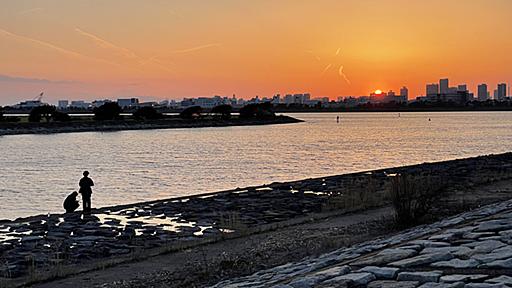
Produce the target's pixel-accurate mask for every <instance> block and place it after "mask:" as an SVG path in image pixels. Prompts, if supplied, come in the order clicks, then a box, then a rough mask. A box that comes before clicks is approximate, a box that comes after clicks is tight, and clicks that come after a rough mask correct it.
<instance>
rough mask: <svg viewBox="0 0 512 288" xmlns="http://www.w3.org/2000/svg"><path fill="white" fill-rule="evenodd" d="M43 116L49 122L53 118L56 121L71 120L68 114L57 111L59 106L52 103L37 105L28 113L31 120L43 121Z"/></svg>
mask: <svg viewBox="0 0 512 288" xmlns="http://www.w3.org/2000/svg"><path fill="white" fill-rule="evenodd" d="M43 118H44V119H45V120H46V122H47V123H48V122H50V121H52V120H53V121H55V122H67V121H70V120H71V117H69V115H68V114H66V113H62V112H59V111H57V108H56V107H55V106H51V105H43V106H39V107H35V108H33V109H32V110H31V111H30V114H29V115H28V121H29V122H41V120H42V119H43Z"/></svg>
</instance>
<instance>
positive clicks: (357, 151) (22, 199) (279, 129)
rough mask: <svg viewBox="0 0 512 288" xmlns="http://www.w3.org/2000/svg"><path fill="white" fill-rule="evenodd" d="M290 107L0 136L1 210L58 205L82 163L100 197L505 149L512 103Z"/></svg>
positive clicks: (210, 187)
mask: <svg viewBox="0 0 512 288" xmlns="http://www.w3.org/2000/svg"><path fill="white" fill-rule="evenodd" d="M290 115H292V116H294V117H297V118H300V119H303V120H306V122H305V123H300V124H287V125H271V126H253V127H224V128H196V129H174V130H172V129H171V130H144V131H123V132H108V133H97V132H91V133H69V134H54V135H19V136H4V137H0V147H1V149H0V163H1V166H0V219H2V218H15V217H20V216H27V215H32V214H38V213H47V212H61V211H62V208H61V207H62V206H61V203H62V201H63V199H64V198H65V196H66V195H67V194H68V193H70V192H72V191H73V190H76V189H77V186H78V185H77V183H78V180H79V179H80V176H81V172H82V171H83V170H84V169H87V170H89V171H91V178H93V179H94V180H95V182H96V186H95V190H94V194H93V206H94V205H96V206H107V205H114V204H121V203H131V202H138V201H145V200H150V199H159V198H167V197H173V196H181V195H190V194H197V193H204V192H211V191H217V190H223V189H231V188H236V187H243V186H248V185H258V184H265V183H270V182H273V181H285V180H297V179H301V178H309V177H319V176H325V175H332V174H339V173H346V172H355V171H362V170H369V169H376V168H383V167H392V166H398V165H404V164H415V163H422V162H426V161H438V160H446V159H454V158H460V157H467V156H476V155H481V154H489V153H501V152H506V151H512V112H489V113H487V112H478V113H471V112H467V113H466V112H454V113H401V117H400V118H399V117H398V113H332V114H331V113H312V114H300V113H297V114H290ZM337 115H341V122H340V123H339V124H338V123H336V120H335V119H336V116H337ZM428 118H431V119H432V121H430V122H429V121H428Z"/></svg>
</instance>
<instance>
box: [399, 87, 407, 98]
mask: <svg viewBox="0 0 512 288" xmlns="http://www.w3.org/2000/svg"><path fill="white" fill-rule="evenodd" d="M400 96H401V97H403V98H405V99H406V100H407V99H409V89H407V87H405V86H403V87H402V88H400Z"/></svg>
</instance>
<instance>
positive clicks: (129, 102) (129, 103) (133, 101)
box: [117, 98, 139, 108]
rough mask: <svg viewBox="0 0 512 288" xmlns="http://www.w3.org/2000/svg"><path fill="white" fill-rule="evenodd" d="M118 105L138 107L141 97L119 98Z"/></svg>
mask: <svg viewBox="0 0 512 288" xmlns="http://www.w3.org/2000/svg"><path fill="white" fill-rule="evenodd" d="M117 105H119V106H120V107H121V108H129V107H136V106H138V105H139V99H137V98H128V99H117Z"/></svg>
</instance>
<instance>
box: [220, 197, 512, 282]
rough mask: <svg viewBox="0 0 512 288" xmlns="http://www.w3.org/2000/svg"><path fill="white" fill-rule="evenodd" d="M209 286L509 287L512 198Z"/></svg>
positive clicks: (511, 267) (511, 277) (511, 250)
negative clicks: (385, 236) (391, 234)
mask: <svg viewBox="0 0 512 288" xmlns="http://www.w3.org/2000/svg"><path fill="white" fill-rule="evenodd" d="M212 287H215V288H217V287H218V288H220V287H223V288H228V287H280V288H292V287H293V288H306V287H324V288H327V287H371V288H377V287H422V288H427V287H467V288H471V287H475V288H476V287H512V200H509V201H505V202H502V203H499V204H493V205H488V206H485V207H482V208H479V209H477V210H473V211H470V212H466V213H463V214H460V215H458V216H455V217H451V218H448V219H445V220H443V221H440V222H437V223H434V224H431V225H425V226H420V227H415V228H413V229H410V230H407V231H404V232H402V233H399V234H396V235H393V236H391V237H387V238H382V239H377V240H373V241H370V242H365V243H361V244H358V245H356V246H353V247H348V248H343V249H339V250H336V251H334V252H331V253H328V254H324V255H321V256H319V257H317V258H312V259H306V260H304V261H302V262H297V263H289V264H286V265H283V266H279V267H275V268H273V269H270V270H264V271H260V272H257V273H255V274H253V275H250V276H247V277H242V278H238V279H231V280H228V281H223V282H221V283H218V284H216V285H214V286H212Z"/></svg>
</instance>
